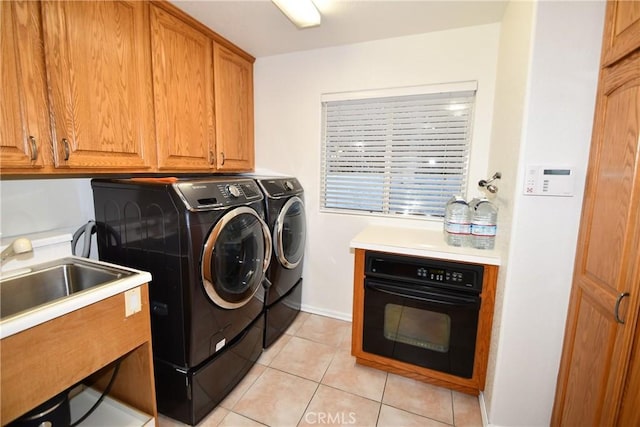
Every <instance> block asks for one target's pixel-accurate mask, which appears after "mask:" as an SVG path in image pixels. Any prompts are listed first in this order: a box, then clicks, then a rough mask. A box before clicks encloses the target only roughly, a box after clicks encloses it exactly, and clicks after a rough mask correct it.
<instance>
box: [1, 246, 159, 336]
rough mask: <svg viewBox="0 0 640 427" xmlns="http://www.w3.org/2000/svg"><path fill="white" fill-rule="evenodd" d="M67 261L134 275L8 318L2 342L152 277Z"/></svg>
mask: <svg viewBox="0 0 640 427" xmlns="http://www.w3.org/2000/svg"><path fill="white" fill-rule="evenodd" d="M65 258H77V259H79V260H82V261H83V262H91V263H93V264H96V265H104V266H110V267H115V268H119V269H122V270H127V271H132V272H134V273H135V274H133V275H131V276H127V277H123V278H121V279H118V280H114V281H113V282H110V283H108V284H104V285H101V286H96V287H94V288H90V289H87V290H84V291H82V292H78V293H75V294H72V295H70V296H67V297H64V298H61V299H59V300H56V301H51V302H50V303H47V304H45V305H42V306H39V307H38V308H36V309H33V310H28V311H25V312H22V313H19V314H17V315H15V316H11V317H8V318H7V319H5V320H2V321H0V339H2V338H6V337H8V336H10V335H14V334H17V333H19V332H22V331H24V330H25V329H29V328H32V327H34V326H37V325H39V324H41V323H44V322H47V321H49V320H52V319H55V318H56V317H60V316H63V315H65V314H68V313H70V312H72V311H75V310H78V309H81V308H83V307H86V306H88V305H90V304H93V303H96V302H98V301H102V300H104V299H107V298H109V297H112V296H113V295H117V294H119V293H122V292H125V291H128V290H129V289H133V288H136V287H138V286H140V285H142V284H144V283H148V282H150V281H151V274H150V273H147V272H145V271H140V270H135V269H133V268H128V267H123V266H120V265H116V264H110V263H107V262H104V261H97V260H93V259H87V258H80V257H74V256H70V257H65ZM10 275H11V272H7V273H6V276H9V277H10Z"/></svg>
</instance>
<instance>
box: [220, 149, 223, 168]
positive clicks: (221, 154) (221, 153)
mask: <svg viewBox="0 0 640 427" xmlns="http://www.w3.org/2000/svg"><path fill="white" fill-rule="evenodd" d="M220 157H221V158H222V163H220V164H221V165H223V166H224V151H221V152H220Z"/></svg>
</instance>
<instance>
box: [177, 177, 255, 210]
mask: <svg viewBox="0 0 640 427" xmlns="http://www.w3.org/2000/svg"><path fill="white" fill-rule="evenodd" d="M173 187H174V189H175V190H176V193H177V194H178V196H180V199H182V201H183V202H184V204H185V205H186V207H187V209H189V210H190V211H205V210H213V209H224V208H228V207H230V206H235V205H244V204H247V203H250V202H254V201H256V200H261V199H262V198H263V197H262V194H261V193H260V189H259V188H258V186H257V184H256V183H255V182H254V181H253V180H249V179H246V180H237V181H231V182H230V181H228V180H225V181H220V180H200V179H198V180H183V181H180V182H177V183H175V184H173Z"/></svg>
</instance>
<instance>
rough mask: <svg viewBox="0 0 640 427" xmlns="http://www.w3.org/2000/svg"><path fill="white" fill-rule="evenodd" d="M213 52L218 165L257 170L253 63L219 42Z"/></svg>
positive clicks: (229, 168) (225, 167)
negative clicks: (254, 138) (254, 136)
mask: <svg viewBox="0 0 640 427" xmlns="http://www.w3.org/2000/svg"><path fill="white" fill-rule="evenodd" d="M213 52H214V57H213V67H214V74H213V75H214V87H215V106H216V146H217V149H218V155H217V159H216V164H217V168H218V169H219V170H230V171H231V170H236V171H249V170H253V167H254V146H253V64H252V63H251V62H249V61H248V60H246V59H245V58H243V57H241V56H240V55H238V54H236V53H234V52H233V51H231V50H229V49H227V48H226V47H224V46H221V45H219V44H217V43H216V44H214V47H213Z"/></svg>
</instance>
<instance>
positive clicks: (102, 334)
mask: <svg viewBox="0 0 640 427" xmlns="http://www.w3.org/2000/svg"><path fill="white" fill-rule="evenodd" d="M141 296H142V297H141V301H142V308H141V310H140V311H139V312H137V313H134V314H131V315H126V314H125V305H126V302H125V293H120V294H117V295H114V296H112V297H110V298H107V299H105V300H102V301H99V302H96V303H94V304H91V305H89V306H87V307H84V308H81V309H79V310H76V311H73V312H71V313H69V314H66V315H64V316H61V317H57V318H55V319H52V320H50V321H48V322H45V323H42V324H40V325H38V326H34V327H32V328H29V329H26V330H24V331H22V332H19V333H17V334H15V335H10V336H8V337H6V338H4V339H2V342H1V343H0V361H1V362H2V363H1V364H0V374H1V375H0V387H1V390H2V394H1V407H0V423H1V424H2V425H5V424H7V423H9V422H11V421H12V420H15V419H16V418H18V417H20V416H21V415H22V414H24V413H25V412H28V411H29V410H31V409H32V408H34V407H36V406H38V405H40V404H41V403H43V402H46V401H47V400H48V399H50V398H52V397H53V396H55V395H57V394H58V393H60V392H62V391H64V390H66V389H68V388H69V387H71V386H74V385H75V384H77V383H78V382H80V381H83V382H86V381H90V383H91V384H92V386H94V387H96V388H98V389H101V388H104V387H105V385H106V384H107V383H108V380H109V379H110V377H111V373H112V372H113V369H114V362H115V361H117V360H118V359H122V362H121V364H120V368H119V371H118V375H117V377H116V379H115V381H114V383H113V387H112V389H111V392H110V394H109V396H110V397H113V398H115V399H118V400H120V401H121V402H123V403H125V404H127V405H129V406H131V407H133V408H135V409H137V410H139V411H141V412H144V413H146V414H148V415H150V416H151V417H153V418H157V410H156V398H155V381H154V376H153V356H152V350H151V318H150V314H149V293H148V285H142V286H141ZM74 421H75V420H74ZM156 421H157V420H156Z"/></svg>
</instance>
